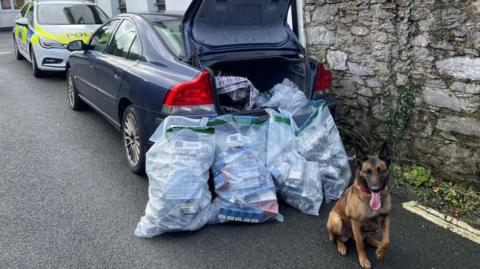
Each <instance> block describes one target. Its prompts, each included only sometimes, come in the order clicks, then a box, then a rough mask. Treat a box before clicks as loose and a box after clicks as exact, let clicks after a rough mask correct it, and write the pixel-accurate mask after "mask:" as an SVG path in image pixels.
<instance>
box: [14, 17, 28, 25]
mask: <svg viewBox="0 0 480 269" xmlns="http://www.w3.org/2000/svg"><path fill="white" fill-rule="evenodd" d="M15 24H17V25H20V26H28V20H27V18H23V17H22V18H18V19H16V20H15Z"/></svg>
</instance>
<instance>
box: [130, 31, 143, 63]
mask: <svg viewBox="0 0 480 269" xmlns="http://www.w3.org/2000/svg"><path fill="white" fill-rule="evenodd" d="M141 54H142V46H141V45H140V40H138V36H136V37H135V40H133V43H132V46H130V51H129V52H128V56H127V59H129V60H133V61H136V60H138V59H140V55H141Z"/></svg>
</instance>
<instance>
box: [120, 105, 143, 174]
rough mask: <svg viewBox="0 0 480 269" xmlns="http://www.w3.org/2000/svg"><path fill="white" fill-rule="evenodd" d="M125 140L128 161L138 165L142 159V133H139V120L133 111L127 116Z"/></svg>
mask: <svg viewBox="0 0 480 269" xmlns="http://www.w3.org/2000/svg"><path fill="white" fill-rule="evenodd" d="M123 140H124V145H125V150H126V152H127V157H128V161H129V162H130V164H131V165H132V166H136V165H137V164H138V161H139V160H140V135H139V133H138V127H137V120H136V119H135V116H134V115H133V114H131V113H129V114H127V116H126V117H125V122H124V127H123Z"/></svg>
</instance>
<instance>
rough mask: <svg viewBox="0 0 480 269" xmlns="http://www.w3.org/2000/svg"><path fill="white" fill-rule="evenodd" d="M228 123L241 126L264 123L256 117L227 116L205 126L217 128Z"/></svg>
mask: <svg viewBox="0 0 480 269" xmlns="http://www.w3.org/2000/svg"><path fill="white" fill-rule="evenodd" d="M228 122H230V123H237V124H243V125H262V124H263V123H265V121H264V120H260V119H259V118H257V117H252V116H232V115H227V116H222V117H221V118H216V119H213V120H210V121H209V122H208V123H207V126H218V125H222V124H225V123H228Z"/></svg>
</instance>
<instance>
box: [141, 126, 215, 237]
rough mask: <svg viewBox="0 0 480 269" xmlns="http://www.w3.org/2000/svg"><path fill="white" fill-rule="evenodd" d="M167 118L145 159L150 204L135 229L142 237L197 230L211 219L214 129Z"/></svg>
mask: <svg viewBox="0 0 480 269" xmlns="http://www.w3.org/2000/svg"><path fill="white" fill-rule="evenodd" d="M167 119H168V118H167ZM167 119H166V120H165V121H164V123H162V125H161V126H160V127H159V130H160V131H159V133H164V134H163V135H161V136H159V137H158V140H157V142H156V143H155V144H154V145H153V146H152V147H151V148H150V150H149V151H148V152H147V156H146V171H147V175H148V178H149V187H148V196H149V201H148V204H147V206H146V209H145V215H144V216H143V217H142V218H141V219H140V222H139V223H138V225H137V228H136V230H135V235H137V236H140V237H152V236H155V235H159V234H162V233H165V232H174V231H194V230H198V229H200V228H201V227H203V226H204V225H205V224H206V223H207V222H208V220H209V218H210V216H211V210H212V207H211V200H212V197H211V193H210V190H209V187H208V178H209V169H210V167H211V165H212V163H213V158H214V156H215V137H214V129H213V128H208V127H192V126H189V127H181V126H178V123H181V122H182V120H184V119H182V118H181V117H172V118H171V119H168V120H167ZM198 124H199V125H200V124H201V123H200V122H198Z"/></svg>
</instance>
